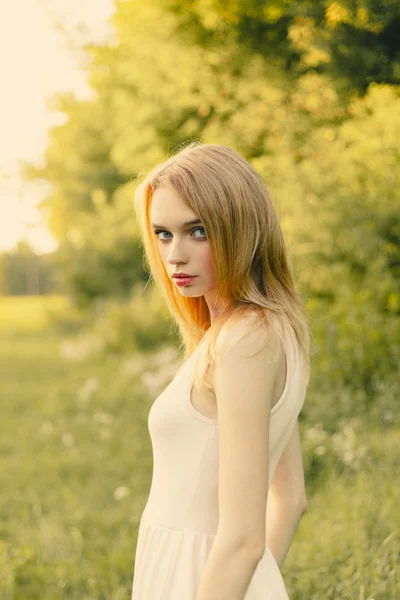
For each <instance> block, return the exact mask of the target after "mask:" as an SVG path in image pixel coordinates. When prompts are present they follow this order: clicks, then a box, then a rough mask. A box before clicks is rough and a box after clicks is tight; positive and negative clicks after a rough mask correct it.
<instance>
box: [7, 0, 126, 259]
mask: <svg viewBox="0 0 400 600" xmlns="http://www.w3.org/2000/svg"><path fill="white" fill-rule="evenodd" d="M114 10H115V8H114V0H8V1H7V0H5V1H4V2H0V76H1V94H0V252H1V251H4V250H10V249H12V248H13V247H14V246H15V245H16V243H17V242H18V241H19V240H20V239H24V240H27V241H28V242H29V243H30V244H31V246H32V247H33V248H34V250H35V251H36V252H38V253H43V252H51V251H52V250H54V249H55V248H56V247H57V242H56V240H55V239H54V237H53V236H52V235H51V232H50V231H49V229H48V227H47V225H46V218H45V216H44V215H42V214H41V213H40V212H39V211H38V209H37V208H36V205H37V204H38V202H40V200H41V199H42V198H43V197H44V196H45V195H46V194H48V192H49V189H50V188H49V185H48V184H46V183H43V184H33V183H29V184H28V183H27V182H24V181H23V180H22V179H21V176H20V171H19V168H20V167H19V162H18V161H19V159H24V160H28V161H29V162H33V163H35V164H41V162H42V161H43V157H44V152H45V150H46V146H47V132H48V129H49V128H50V127H51V126H54V125H57V124H60V123H63V115H62V114H61V113H59V112H56V111H52V110H51V109H50V108H49V107H48V106H47V101H48V100H49V99H50V98H51V97H52V96H53V95H54V94H55V93H57V92H64V91H73V92H74V93H75V95H76V96H77V97H78V98H82V99H84V98H87V97H89V96H90V95H91V90H90V88H89V86H88V85H87V83H86V74H85V71H84V68H83V66H82V65H83V63H82V56H81V54H80V53H79V51H77V50H76V49H75V50H74V48H73V47H71V46H70V45H69V44H68V41H67V38H66V36H65V34H64V33H63V31H61V30H60V29H57V27H56V25H55V22H56V21H58V22H61V23H62V25H63V27H64V28H65V29H67V30H68V31H74V32H75V39H77V40H78V41H93V42H95V43H101V42H102V41H104V40H105V39H106V37H107V36H109V35H111V34H112V29H111V25H110V24H109V23H108V19H109V17H110V16H111V15H112V13H113V12H114Z"/></svg>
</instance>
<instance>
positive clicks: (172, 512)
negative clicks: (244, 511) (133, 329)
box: [132, 321, 308, 600]
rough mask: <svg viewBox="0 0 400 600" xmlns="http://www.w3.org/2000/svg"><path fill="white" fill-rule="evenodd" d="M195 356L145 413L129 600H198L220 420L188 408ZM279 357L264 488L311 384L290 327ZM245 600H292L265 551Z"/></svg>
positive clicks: (214, 517) (214, 507)
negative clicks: (147, 455)
mask: <svg viewBox="0 0 400 600" xmlns="http://www.w3.org/2000/svg"><path fill="white" fill-rule="evenodd" d="M276 323H277V325H278V326H279V327H282V325H281V324H280V323H279V322H278V321H276ZM198 350H199V347H198V348H197V349H196V350H195V352H194V353H193V354H192V355H191V356H190V358H189V359H188V360H187V361H186V362H185V363H184V364H183V366H181V367H180V369H179V370H178V372H177V374H176V375H175V377H174V379H173V380H172V381H171V383H170V384H169V385H168V386H167V387H166V389H165V390H164V391H163V392H162V393H161V394H160V395H159V396H158V397H157V399H156V400H155V401H154V403H153V404H152V406H151V408H150V412H149V416H148V429H149V433H150V437H151V443H152V449H153V476H152V483H151V489H150V493H149V497H148V501H147V504H146V506H145V509H144V511H143V513H142V517H141V520H140V525H139V531H138V538H137V545H136V557H135V565H134V576H133V587H132V600H196V595H197V592H198V589H199V586H200V582H201V578H202V573H203V570H204V568H205V565H206V562H207V558H208V555H209V553H210V551H211V548H212V545H213V542H214V539H215V536H216V532H217V528H218V420H217V419H210V418H209V417H207V416H205V415H203V414H201V413H200V412H198V411H197V409H195V407H194V406H193V405H192V403H191V390H192V377H193V372H194V366H195V356H196V355H197V353H198ZM284 351H285V355H286V380H285V384H284V389H283V391H282V394H281V396H280V398H279V400H278V402H277V403H276V404H275V405H274V406H273V407H272V409H271V416H270V447H269V477H268V489H269V487H270V483H271V481H272V478H273V476H274V472H275V469H276V467H277V464H278V462H279V459H280V456H281V454H282V451H283V450H284V448H285V445H286V443H287V441H288V439H289V437H290V435H291V433H292V431H293V428H294V426H295V424H296V419H297V417H298V415H299V413H300V411H301V409H302V406H303V403H304V399H305V392H306V387H307V383H308V378H306V377H305V375H304V372H303V368H302V365H301V362H300V357H299V350H298V346H297V340H296V339H295V337H294V331H293V330H292V328H291V327H290V328H286V327H285V334H284ZM245 600H289V596H288V593H287V591H286V588H285V584H284V581H283V578H282V575H281V572H280V570H279V567H278V565H277V563H276V561H275V559H274V557H273V554H272V552H271V550H270V549H269V548H268V546H267V547H266V549H265V552H264V555H263V557H262V559H261V560H260V561H259V562H258V564H257V567H256V570H255V572H254V575H253V577H252V579H251V581H250V584H249V587H248V590H247V593H246V596H245Z"/></svg>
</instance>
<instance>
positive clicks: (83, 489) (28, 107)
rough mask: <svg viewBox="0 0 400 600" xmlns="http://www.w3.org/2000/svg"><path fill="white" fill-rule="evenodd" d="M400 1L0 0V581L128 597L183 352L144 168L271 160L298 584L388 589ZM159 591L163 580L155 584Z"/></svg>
mask: <svg viewBox="0 0 400 600" xmlns="http://www.w3.org/2000/svg"><path fill="white" fill-rule="evenodd" d="M399 30H400V4H399V2H397V0H381V1H378V0H345V1H343V2H331V1H330V0H316V1H314V2H310V1H308V0H301V1H296V2H294V1H291V0H271V1H270V2H269V1H267V2H260V1H258V0H243V1H242V2H236V1H234V0H227V1H225V2H222V1H220V0H198V1H197V2H187V1H184V0H147V1H146V2H141V1H139V0H115V1H113V0H85V1H79V2H78V0H72V1H71V0H69V1H67V0H13V2H4V3H1V4H0V73H1V94H0V107H1V110H0V140H1V143H0V352H1V361H0V369H1V377H0V381H1V397H0V406H1V415H0V417H1V423H2V434H1V436H0V511H1V519H0V598H1V600H32V599H36V598H40V599H41V600H45V599H51V600H58V599H64V598H68V599H73V600H75V599H76V600H78V599H79V600H89V599H90V600H92V599H93V600H94V599H96V600H97V599H104V600H105V599H107V600H122V599H123V598H127V599H128V598H130V593H131V585H132V578H133V566H134V558H135V548H136V536H137V528H138V524H139V520H140V517H141V514H142V511H143V508H144V506H145V503H146V501H147V497H148V493H149V489H150V484H151V473H152V454H151V442H150V438H149V434H148V430H147V416H148V412H149V409H150V406H151V404H152V402H153V401H154V399H155V398H156V396H157V395H158V394H159V393H160V392H161V390H162V389H163V388H164V387H165V386H166V385H167V384H168V383H169V381H170V380H171V379H172V377H173V376H174V373H175V371H176V369H177V367H178V365H179V364H180V360H181V359H180V357H179V356H178V354H177V350H176V348H177V344H178V337H177V331H176V329H175V328H174V326H173V323H172V321H171V319H170V316H169V312H168V311H167V309H166V307H165V306H164V302H163V299H162V297H161V294H160V292H159V291H158V290H156V289H154V287H152V286H151V285H146V284H147V283H148V279H149V274H148V273H147V272H146V271H145V269H144V266H143V255H142V247H141V241H140V237H139V229H138V224H137V222H136V218H135V213H134V208H133V192H134V189H135V180H136V178H137V177H138V176H140V175H141V174H142V173H145V172H146V171H147V170H148V169H149V168H151V167H152V166H154V164H156V163H157V162H160V161H163V160H165V159H166V158H167V157H168V156H169V155H170V154H171V153H172V152H173V151H174V150H175V149H176V148H177V147H178V146H179V145H180V144H182V143H185V142H187V141H189V140H193V139H200V140H201V141H203V142H205V143H221V144H226V145H228V146H230V147H232V148H233V149H235V150H236V151H238V152H240V153H241V154H242V155H243V156H244V157H245V158H246V159H247V160H249V162H251V164H252V165H253V166H254V167H255V168H256V169H257V171H258V172H259V173H260V174H261V175H262V176H263V177H264V179H265V181H266V182H267V184H268V185H269V186H270V188H271V190H272V191H273V193H274V196H275V200H274V202H275V206H276V209H277V212H278V215H279V218H280V222H281V226H282V229H283V232H284V235H285V239H286V241H287V244H288V247H289V250H290V254H291V258H292V261H293V264H294V271H295V275H296V279H297V284H298V288H299V291H300V292H301V293H302V294H303V296H304V299H305V302H306V305H307V309H308V315H309V321H310V325H311V329H312V333H313V347H312V352H313V356H312V372H311V380H310V384H309V388H308V394H307V398H306V402H305V405H304V408H303V411H302V413H301V414H300V428H301V437H302V446H303V454H304V469H305V478H306V484H307V495H308V510H307V512H306V514H305V515H304V517H303V519H302V521H301V523H300V526H299V529H298V531H297V533H296V537H295V540H294V542H293V545H292V547H291V549H290V552H289V554H288V556H287V558H286V561H285V564H284V565H283V568H282V575H283V577H284V579H285V582H286V585H287V589H288V592H289V595H290V597H291V598H292V600H305V598H307V600H322V599H324V600H326V599H327V598H332V599H340V600H347V599H349V600H350V599H351V600H356V599H357V600H394V599H395V598H399V597H400V583H399V580H398V574H397V573H396V566H397V565H398V564H399V559H400V557H399V553H400V552H399V548H400V545H399V512H398V510H397V511H396V509H395V507H396V501H397V503H398V484H399V471H400V466H399V460H398V444H399V433H400V423H399V416H398V397H399V393H400V381H399V363H400V245H399V240H400V169H399V163H400V153H399V139H400V36H399ZM149 600H150V599H149Z"/></svg>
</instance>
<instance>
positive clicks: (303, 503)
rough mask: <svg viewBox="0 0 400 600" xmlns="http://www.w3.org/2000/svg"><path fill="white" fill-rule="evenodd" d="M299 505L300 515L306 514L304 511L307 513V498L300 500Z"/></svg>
mask: <svg viewBox="0 0 400 600" xmlns="http://www.w3.org/2000/svg"><path fill="white" fill-rule="evenodd" d="M298 506H299V512H300V516H303V515H304V513H305V512H306V510H307V498H303V499H302V500H301V501H300V502H299V504H298Z"/></svg>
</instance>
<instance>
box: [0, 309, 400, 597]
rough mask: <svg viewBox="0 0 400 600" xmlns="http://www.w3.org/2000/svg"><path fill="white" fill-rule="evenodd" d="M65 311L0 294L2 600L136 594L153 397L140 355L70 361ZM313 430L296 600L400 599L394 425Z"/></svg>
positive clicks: (296, 545)
mask: <svg viewBox="0 0 400 600" xmlns="http://www.w3.org/2000/svg"><path fill="white" fill-rule="evenodd" d="M49 309H50V312H49ZM65 310H68V305H67V304H66V303H65V301H64V300H63V299H59V298H3V299H0V342H1V343H0V378H1V382H2V393H1V423H2V435H1V437H0V517H1V518H0V598H1V600H33V599H39V598H40V600H47V599H49V600H50V599H51V600H59V599H60V600H61V599H69V600H78V599H79V600H105V599H107V600H122V599H129V598H130V594H131V587H132V577H133V567H134V559H135V548H136V536H137V528H138V523H139V520H140V516H141V513H142V510H143V508H144V506H145V503H146V500H147V497H148V493H149V489H150V484H151V471H152V455H151V442H150V438H149V434H148V430H147V416H148V411H149V408H150V406H151V402H152V401H153V400H154V399H155V393H156V392H152V393H151V394H149V393H148V391H147V389H146V387H145V386H144V385H143V382H142V379H141V366H140V365H141V363H140V358H139V357H135V356H131V357H128V356H125V357H117V356H106V357H104V356H103V357H102V356H98V355H94V356H87V357H86V358H85V357H83V358H82V357H81V358H79V359H75V360H74V359H73V355H71V351H70V352H69V353H68V357H67V356H66V354H65V353H64V352H63V341H64V340H63V337H62V334H61V333H60V331H59V330H58V329H57V328H54V327H52V326H51V319H49V315H50V314H51V313H52V312H53V313H54V312H57V313H62V311H65ZM164 383H165V384H166V383H167V382H164ZM159 385H160V386H161V387H162V385H163V382H162V380H161V381H160V383H159ZM309 401H311V399H310V400H309ZM308 425H310V424H304V423H301V431H302V439H303V445H304V465H305V475H306V483H307V489H308V490H309V491H308V510H307V512H306V513H305V515H304V517H303V519H302V521H301V522H300V526H299V529H298V530H297V532H296V537H295V540H294V542H293V544H292V547H291V549H290V552H289V554H288V556H287V558H286V561H285V563H284V565H283V567H282V575H283V577H284V580H285V583H286V587H287V589H288V593H289V596H290V598H291V600H305V599H307V600H322V599H323V600H328V599H332V600H333V599H335V600H336V599H340V600H347V599H349V600H350V599H351V600H395V598H399V597H400V586H399V582H398V578H397V576H396V566H397V565H398V564H399V511H398V510H397V504H398V498H397V496H398V480H399V477H398V476H399V463H398V460H397V459H396V456H397V455H398V439H399V431H398V429H396V428H395V427H387V428H386V430H385V431H384V432H383V431H382V429H381V428H379V427H372V426H368V429H367V428H365V427H363V423H362V422H359V423H358V425H357V426H354V431H356V435H353V437H351V436H350V437H349V440H350V441H349V440H347V438H343V439H342V438H341V437H340V436H339V437H338V438H337V440H336V442H335V443H333V442H332V439H331V438H330V436H327V435H325V434H322V437H321V433H318V435H316V434H315V431H314V433H313V430H312V428H311V429H310V430H308V429H307V427H308ZM317 438H318V439H317ZM350 442H351V444H353V446H352V447H350V446H349V444H350ZM362 447H364V448H365V451H364V452H362V453H359V454H358V453H357V449H359V448H362ZM321 448H322V450H321ZM349 448H350V450H349ZM352 448H353V449H352ZM342 450H343V452H342ZM352 453H353V454H352ZM149 600H151V599H149Z"/></svg>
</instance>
